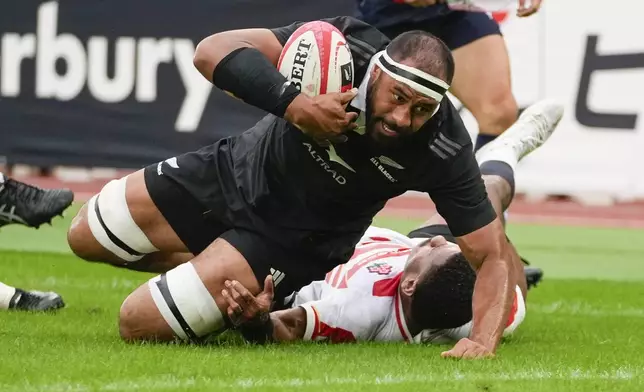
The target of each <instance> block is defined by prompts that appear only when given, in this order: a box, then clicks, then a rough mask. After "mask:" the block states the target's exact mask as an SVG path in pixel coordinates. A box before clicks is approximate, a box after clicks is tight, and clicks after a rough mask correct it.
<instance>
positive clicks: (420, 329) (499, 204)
mask: <svg viewBox="0 0 644 392" xmlns="http://www.w3.org/2000/svg"><path fill="white" fill-rule="evenodd" d="M553 110H555V111H558V112H557V113H554V112H553ZM561 116H562V112H561V109H560V107H557V106H554V105H552V104H549V103H548V102H542V103H538V104H535V105H533V106H532V107H530V108H528V109H527V110H526V111H525V112H524V113H523V114H522V116H521V118H520V119H519V120H518V121H517V123H515V125H514V126H512V127H511V128H510V129H509V130H508V131H507V132H505V133H504V134H503V135H502V136H500V137H499V138H498V139H496V140H495V141H493V142H491V143H489V145H487V146H485V147H484V148H482V149H481V150H480V151H479V152H478V153H477V154H476V157H477V161H478V162H479V165H480V167H481V173H482V174H483V178H484V180H485V184H486V190H487V193H488V196H489V198H490V200H491V201H492V204H493V205H494V208H495V210H496V212H497V214H498V215H499V217H500V218H501V219H503V212H504V211H505V210H506V209H507V208H508V207H509V205H510V203H511V201H512V197H513V195H514V169H515V167H516V165H517V163H518V161H519V160H521V159H522V158H523V157H524V156H526V155H527V154H529V153H530V152H532V151H534V150H535V149H537V148H538V147H540V146H541V145H542V144H543V143H544V142H545V141H546V140H547V139H548V137H549V136H550V135H551V134H552V132H553V131H554V129H555V128H556V125H557V123H558V120H559V119H560V118H561ZM554 118H556V121H553V119H554ZM512 269H513V271H512V273H513V274H516V275H515V276H516V277H517V280H516V281H517V282H520V283H519V285H518V286H517V287H516V288H515V293H516V294H515V299H514V304H513V307H512V310H511V312H510V315H509V319H508V322H507V324H506V329H505V331H504V335H508V334H510V333H512V332H513V331H515V330H516V328H517V327H518V326H519V325H520V324H521V323H522V322H523V320H524V318H525V315H526V304H525V298H526V292H527V280H526V279H518V277H519V276H520V275H523V274H524V268H523V265H522V264H521V263H520V262H517V263H516V264H515V265H513V266H512ZM539 277H540V276H539ZM273 279H274V277H271V276H268V277H267V278H266V281H265V284H264V291H263V292H262V293H260V294H259V295H257V296H252V295H251V294H250V293H249V292H248V290H246V288H244V287H243V286H242V285H241V284H240V283H239V282H237V281H227V282H226V283H225V285H226V287H227V288H226V289H225V290H224V291H223V292H222V294H223V296H224V297H225V298H226V300H227V301H228V304H229V307H228V315H229V316H230V318H231V320H232V321H233V323H234V324H235V325H236V326H237V328H238V329H239V330H240V331H241V332H242V335H244V337H245V338H246V339H248V340H250V341H253V342H258V343H264V342H268V341H293V340H316V341H317V340H326V341H330V342H334V343H340V342H353V341H406V342H414V343H421V342H432V343H435V342H441V343H444V342H446V341H449V340H457V341H459V342H461V341H467V340H468V336H469V334H470V331H471V329H472V323H471V320H472V307H473V306H476V304H473V303H472V293H473V291H474V284H475V281H476V275H475V272H474V270H473V269H472V267H471V266H470V264H469V263H468V262H467V260H466V259H465V257H464V256H463V254H462V253H461V249H460V248H459V246H458V245H457V244H456V243H455V240H454V238H453V236H452V235H451V233H450V232H449V228H448V227H447V225H445V221H444V220H443V219H442V218H441V217H440V216H439V215H438V214H437V215H435V216H434V217H432V218H431V219H430V220H429V221H427V222H426V223H425V225H424V226H423V227H422V228H420V229H417V230H414V231H412V232H411V233H410V234H409V236H405V235H403V234H400V233H397V232H395V231H392V230H389V229H383V228H377V227H373V226H372V227H370V228H369V230H367V232H366V233H365V235H364V236H363V238H362V240H361V241H360V243H359V244H358V245H357V247H356V250H355V253H354V255H353V257H352V258H351V260H350V261H349V262H348V263H346V264H342V265H339V266H337V267H336V268H334V269H333V270H332V271H330V272H329V273H328V274H327V275H326V278H325V280H323V281H315V282H312V283H311V284H309V285H308V286H305V287H303V288H302V289H301V290H299V291H298V292H297V293H294V294H293V296H292V297H291V298H288V299H287V301H288V304H287V307H288V309H285V310H278V311H273V312H270V313H269V309H270V307H271V305H272V299H273ZM464 343H465V342H464ZM463 346H468V347H469V348H470V350H471V349H472V346H471V344H469V345H465V344H463V345H461V346H459V344H457V345H456V346H455V347H454V348H453V349H452V351H454V350H459V347H463ZM444 354H446V355H447V354H448V353H444ZM487 355H489V353H487V352H486V351H485V350H484V348H483V347H481V355H480V356H487Z"/></svg>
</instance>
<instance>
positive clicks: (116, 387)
mask: <svg viewBox="0 0 644 392" xmlns="http://www.w3.org/2000/svg"><path fill="white" fill-rule="evenodd" d="M642 372H643V371H642V370H634V369H627V368H618V369H614V370H606V371H602V372H593V371H584V370H581V369H567V370H558V371H551V370H545V369H527V370H522V371H517V372H514V373H463V372H454V373H451V374H442V375H430V374H423V375H409V374H407V375H402V376H400V375H384V376H382V377H371V376H361V377H360V376H359V377H324V378H307V379H304V378H287V379H277V378H240V379H235V380H228V381H226V380H222V379H214V378H209V377H196V378H180V377H175V376H166V377H161V378H138V379H132V380H120V381H117V382H113V383H109V384H103V385H85V384H82V383H58V384H40V385H38V384H30V383H26V384H22V385H16V386H13V385H2V384H0V390H1V391H3V392H18V391H20V392H32V391H33V392H35V391H42V392H88V391H138V390H143V389H145V390H148V389H149V390H171V389H178V388H180V389H193V388H194V389H203V388H208V389H210V390H220V389H225V388H227V389H244V390H252V389H260V390H261V389H264V388H296V389H297V388H302V389H306V388H309V387H323V386H330V387H340V386H349V385H358V386H361V385H399V384H410V383H413V384H424V383H436V382H473V381H537V380H610V381H631V380H636V379H640V378H642Z"/></svg>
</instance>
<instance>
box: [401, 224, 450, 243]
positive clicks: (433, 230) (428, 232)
mask: <svg viewBox="0 0 644 392" xmlns="http://www.w3.org/2000/svg"><path fill="white" fill-rule="evenodd" d="M439 235H442V236H443V237H445V239H446V240H447V241H449V242H452V243H454V244H455V243H456V237H454V235H452V232H451V231H450V230H449V227H448V226H447V225H444V224H442V225H430V226H424V227H421V228H419V229H415V230H412V231H410V232H409V234H408V235H407V237H409V238H428V239H429V238H434V237H436V236H439Z"/></svg>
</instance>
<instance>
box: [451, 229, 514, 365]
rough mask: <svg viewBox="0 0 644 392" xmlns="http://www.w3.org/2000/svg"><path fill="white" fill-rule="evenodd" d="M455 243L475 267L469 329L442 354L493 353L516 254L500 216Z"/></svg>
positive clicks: (470, 355)
mask: <svg viewBox="0 0 644 392" xmlns="http://www.w3.org/2000/svg"><path fill="white" fill-rule="evenodd" d="M457 242H458V245H459V246H460V247H461V250H462V252H463V254H464V255H465V257H467V259H468V260H469V261H470V263H472V266H473V267H474V269H475V270H476V271H477V278H476V283H475V285H474V296H473V298H472V307H473V317H472V332H471V334H470V337H469V338H465V339H461V340H460V341H459V342H458V343H457V344H456V345H455V346H454V348H452V349H451V350H449V351H446V352H444V353H443V357H455V358H483V357H489V356H493V355H494V353H495V351H496V348H497V346H498V344H499V341H500V339H501V337H502V336H503V331H504V329H505V327H506V324H507V320H508V315H509V313H510V308H511V305H512V301H513V299H514V298H513V297H514V287H515V286H516V284H517V279H516V276H515V274H514V273H513V268H512V265H513V264H514V263H516V262H517V260H518V259H519V256H518V255H517V253H516V251H515V250H514V248H513V247H512V246H511V245H510V244H509V243H508V240H507V238H506V237H505V233H504V230H503V224H502V223H501V220H500V219H499V218H496V219H495V220H494V221H492V223H490V224H488V225H486V226H484V227H482V228H480V229H478V230H476V231H474V232H472V233H470V234H467V235H465V236H462V237H458V238H457Z"/></svg>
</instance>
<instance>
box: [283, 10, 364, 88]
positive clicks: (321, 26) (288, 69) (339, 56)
mask: <svg viewBox="0 0 644 392" xmlns="http://www.w3.org/2000/svg"><path fill="white" fill-rule="evenodd" d="M277 68H278V69H279V71H280V73H281V74H282V75H284V76H285V77H286V78H287V79H288V80H289V81H291V83H292V84H293V85H294V86H295V87H297V88H298V89H299V90H300V91H301V92H302V93H304V94H306V95H308V96H310V97H314V96H317V95H320V94H327V93H336V92H345V91H347V90H350V89H351V88H353V75H354V73H353V59H352V58H351V50H350V49H349V46H348V45H347V41H346V39H345V37H344V35H343V34H342V33H341V32H340V30H338V29H337V28H336V27H335V26H333V25H332V24H330V23H327V22H322V21H315V22H308V23H305V24H303V25H302V26H300V27H299V28H298V29H297V30H295V32H294V33H293V34H292V35H291V36H290V37H289V39H288V41H286V44H285V45H284V48H283V49H282V53H281V55H280V58H279V60H278V63H277Z"/></svg>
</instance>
